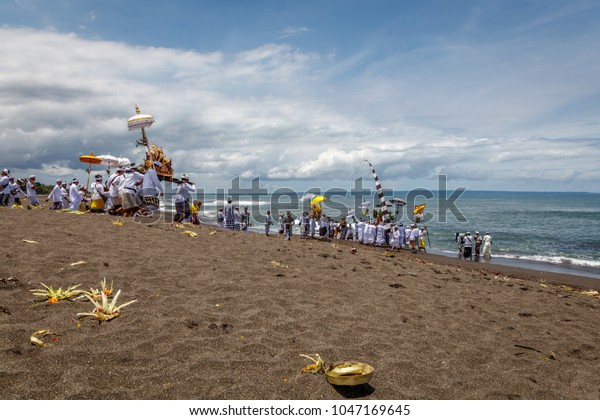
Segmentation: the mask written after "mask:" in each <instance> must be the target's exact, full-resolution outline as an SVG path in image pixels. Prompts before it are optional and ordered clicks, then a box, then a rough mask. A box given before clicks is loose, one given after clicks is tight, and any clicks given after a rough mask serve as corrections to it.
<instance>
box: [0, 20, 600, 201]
mask: <svg viewBox="0 0 600 420" xmlns="http://www.w3.org/2000/svg"><path fill="white" fill-rule="evenodd" d="M0 38H2V39H3V42H2V43H1V44H0V56H2V57H3V59H2V61H0V91H1V92H2V95H0V106H1V107H2V108H1V109H2V110H3V113H2V115H0V143H1V144H2V155H1V159H2V161H1V162H0V164H2V166H8V167H10V168H11V169H12V170H13V172H23V174H22V176H25V175H28V174H29V173H31V172H33V173H37V174H38V176H39V178H41V179H43V180H45V181H46V182H54V179H53V178H54V177H56V176H61V177H64V176H70V175H71V174H72V175H73V176H79V177H80V178H82V177H83V176H84V175H83V172H82V171H83V170H84V169H85V165H82V164H81V163H79V161H78V156H79V155H81V154H87V153H89V152H90V151H93V152H95V153H96V154H103V153H108V152H110V153H111V154H114V155H118V156H119V155H120V156H126V157H130V158H131V159H132V160H134V161H136V160H137V161H138V162H139V161H140V159H141V155H142V151H141V150H140V149H136V148H135V146H134V144H135V140H136V139H137V138H138V137H139V133H137V132H128V131H127V127H126V121H127V118H129V117H130V116H131V115H133V113H134V106H135V105H136V104H138V105H140V107H141V109H142V112H144V113H150V114H152V115H153V116H154V117H155V118H156V121H157V122H156V124H155V125H154V126H153V127H151V128H150V129H148V131H147V133H148V135H149V137H150V140H151V141H156V142H157V143H158V144H159V145H161V146H163V148H164V150H165V152H166V154H167V155H168V156H170V157H171V158H172V159H173V162H174V166H175V170H176V171H177V173H182V172H187V173H191V174H192V176H193V177H196V181H197V182H198V183H200V184H202V185H204V186H206V188H223V187H227V186H229V185H230V180H231V179H232V178H234V177H236V176H240V175H241V176H242V177H243V178H250V177H255V176H261V177H262V179H264V181H265V182H277V183H284V184H285V183H293V182H299V181H302V182H304V183H305V184H306V185H308V184H310V186H315V185H319V183H321V182H322V183H324V184H325V183H329V184H331V183H338V184H339V185H340V186H348V185H349V184H350V183H351V182H352V181H353V179H354V178H356V177H357V176H361V175H362V176H363V177H365V178H368V177H370V172H369V170H368V168H367V167H366V166H364V165H363V164H362V163H361V162H362V161H363V160H364V159H369V160H370V161H371V162H373V163H374V165H375V166H376V168H377V170H378V172H379V174H380V176H381V177H382V179H383V180H384V181H385V182H384V184H385V185H384V186H386V187H387V188H391V187H396V188H404V189H409V188H413V187H417V186H426V187H433V186H434V181H435V179H436V176H437V174H439V173H446V174H448V175H449V176H451V177H453V179H455V180H456V182H460V183H463V184H464V183H468V184H473V185H477V186H479V188H500V187H501V186H502V185H505V184H504V183H505V182H510V186H506V187H505V189H511V188H514V189H524V188H527V186H528V183H527V179H528V177H529V178H531V177H536V179H537V178H539V180H540V182H543V181H544V179H545V180H546V182H547V185H548V187H547V188H546V189H548V190H552V189H569V188H573V189H577V190H596V191H597V190H598V187H597V185H600V184H598V181H600V173H599V172H598V171H597V170H596V169H595V168H597V167H598V160H599V150H600V147H598V146H599V145H600V141H599V140H598V139H596V138H595V137H594V136H593V134H596V135H597V134H598V132H599V131H600V130H599V129H598V126H597V125H595V124H597V123H596V122H594V121H595V120H593V119H589V118H584V117H581V120H580V122H581V124H580V126H578V127H575V128H573V127H571V128H570V130H571V131H569V129H568V128H567V127H566V122H569V121H570V120H569V121H566V122H565V121H562V122H561V121H547V120H543V116H544V115H548V112H552V110H555V109H559V108H560V107H561V101H560V98H561V97H563V98H565V97H566V98H567V103H571V102H573V101H576V100H578V98H580V97H579V96H577V95H579V92H580V90H582V88H580V87H579V86H578V85H577V84H576V83H575V81H569V84H568V86H566V87H565V86H562V85H560V86H555V85H554V84H553V83H550V84H549V85H548V86H550V88H547V85H546V84H544V83H542V81H539V80H538V81H536V77H537V78H538V79H544V78H546V77H547V75H540V74H538V73H536V72H537V71H539V69H540V68H541V66H538V67H537V68H533V69H522V70H519V71H518V72H517V74H521V75H523V76H526V77H523V78H522V80H521V81H517V82H515V83H511V82H510V77H509V76H508V75H506V76H503V77H497V76H498V74H500V73H502V72H503V71H507V70H510V69H507V68H504V67H502V66H501V65H499V68H496V66H495V65H494V66H490V67H488V69H489V70H490V71H492V70H493V74H489V75H484V76H483V78H482V77H478V76H477V72H475V71H474V72H472V73H469V74H467V75H466V76H465V77H466V78H467V79H468V78H472V80H471V81H470V82H468V81H467V80H465V79H464V78H460V77H459V69H458V68H457V69H455V70H454V73H452V72H451V73H450V74H449V75H448V78H447V79H438V78H437V77H431V78H428V77H427V74H426V72H420V73H419V72H417V73H411V72H409V71H408V70H409V69H407V68H403V67H402V66H399V67H397V65H398V63H400V62H404V61H403V60H404V59H407V58H415V56H414V55H413V56H412V57H402V56H397V57H395V58H387V59H386V60H383V61H376V60H371V59H370V58H369V57H370V53H369V51H367V50H365V51H362V52H357V53H356V54H355V55H354V56H352V57H350V58H347V59H346V60H343V61H341V62H338V61H336V60H337V59H336V57H334V56H331V57H323V56H321V55H319V54H318V53H315V52H311V51H302V50H300V49H298V48H295V47H293V46H291V45H288V44H267V45H263V46H260V47H257V48H254V49H252V50H248V51H242V52H239V53H237V54H233V55H229V54H226V53H224V52H221V51H214V52H208V53H200V52H197V51H183V50H176V49H168V48H153V47H143V46H136V45H127V44H124V43H120V42H108V41H97V40H86V39H82V38H80V37H78V36H76V35H74V34H70V33H58V32H55V31H38V30H30V29H25V28H20V29H16V28H6V27H5V28H0ZM465 51H466V52H461V53H460V57H461V58H465V57H469V56H473V57H479V58H480V59H481V56H480V54H482V53H481V51H479V52H477V53H476V52H473V51H469V48H467V49H466V50H465ZM453 54H455V53H453ZM454 58H456V57H454ZM447 60H450V58H447ZM586 60H589V58H586V59H584V60H583V61H582V62H585V63H588V64H589V63H590V62H589V61H586ZM365 63H368V65H367V66H366V68H364V66H365ZM591 64H592V65H593V66H595V65H597V63H595V62H591ZM404 66H406V65H404ZM408 66H410V64H409V65H408ZM566 67H568V66H567V65H566V64H565V65H564V66H563V67H561V71H567V70H566ZM396 70H398V71H397V75H394V73H395V72H396ZM351 73H355V74H353V76H352V77H349V76H348V75H349V74H351ZM513 74H514V73H513ZM340 75H343V76H344V77H342V78H340V77H339V76H340ZM559 79H560V78H559ZM487 81H489V82H494V83H493V85H489V86H487V85H486V82H487ZM584 82H585V83H587V79H584ZM484 87H485V89H484ZM461 92H462V93H463V94H462V95H461V94H459V93H461ZM516 93H520V94H521V96H519V97H518V98H515V97H514V96H515V94H516ZM502 101H508V103H502ZM503 127H505V128H506V131H503ZM548 127H550V128H548ZM553 130H555V131H554V132H555V133H556V137H560V136H565V137H564V138H562V139H558V140H549V139H550V138H552V137H554V136H553V135H551V134H552V132H553ZM521 133H526V134H527V135H520V134H521ZM531 133H536V134H541V135H540V136H537V137H535V136H532V135H530V134H531ZM567 134H568V137H567ZM484 136H487V137H484ZM586 136H587V137H586ZM559 167H560V168H561V170H562V172H561V171H557V170H556V169H557V168H559ZM99 170H101V169H99ZM18 176H21V175H18ZM44 176H46V179H44Z"/></svg>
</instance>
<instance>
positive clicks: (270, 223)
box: [265, 210, 273, 236]
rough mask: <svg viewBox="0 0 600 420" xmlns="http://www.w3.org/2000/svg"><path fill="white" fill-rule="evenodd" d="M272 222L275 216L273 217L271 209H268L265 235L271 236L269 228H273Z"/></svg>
mask: <svg viewBox="0 0 600 420" xmlns="http://www.w3.org/2000/svg"><path fill="white" fill-rule="evenodd" d="M272 224H273V217H271V210H267V215H266V216H265V236H269V230H271V225H272Z"/></svg>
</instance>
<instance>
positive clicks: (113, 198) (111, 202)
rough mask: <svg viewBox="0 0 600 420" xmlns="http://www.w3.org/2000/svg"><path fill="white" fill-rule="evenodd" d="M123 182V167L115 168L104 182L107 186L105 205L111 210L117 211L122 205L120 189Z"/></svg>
mask: <svg viewBox="0 0 600 420" xmlns="http://www.w3.org/2000/svg"><path fill="white" fill-rule="evenodd" d="M123 182H125V169H123V168H117V171H116V172H115V173H114V174H112V175H111V176H110V177H109V178H108V181H107V182H106V186H107V187H108V201H107V202H106V207H107V208H108V210H110V211H111V212H114V211H117V210H118V209H119V208H121V207H122V204H123V201H122V199H121V192H122V191H121V190H122V185H123Z"/></svg>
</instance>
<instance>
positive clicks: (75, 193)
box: [69, 183, 81, 203]
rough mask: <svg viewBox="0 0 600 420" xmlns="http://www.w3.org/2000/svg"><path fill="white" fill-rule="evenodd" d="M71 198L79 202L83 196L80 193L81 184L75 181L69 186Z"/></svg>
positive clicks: (74, 201)
mask: <svg viewBox="0 0 600 420" xmlns="http://www.w3.org/2000/svg"><path fill="white" fill-rule="evenodd" d="M69 199H70V200H71V203H78V202H80V201H81V196H80V195H79V185H77V184H75V183H73V184H71V186H70V187H69Z"/></svg>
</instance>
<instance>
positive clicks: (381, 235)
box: [375, 223, 385, 246]
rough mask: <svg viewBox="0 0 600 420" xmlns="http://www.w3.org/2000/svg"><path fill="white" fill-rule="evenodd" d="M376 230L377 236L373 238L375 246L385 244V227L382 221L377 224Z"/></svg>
mask: <svg viewBox="0 0 600 420" xmlns="http://www.w3.org/2000/svg"><path fill="white" fill-rule="evenodd" d="M376 231H377V237H376V239H375V244H376V245H377V246H384V245H385V228H384V227H383V223H380V224H379V225H377V228H376Z"/></svg>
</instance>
